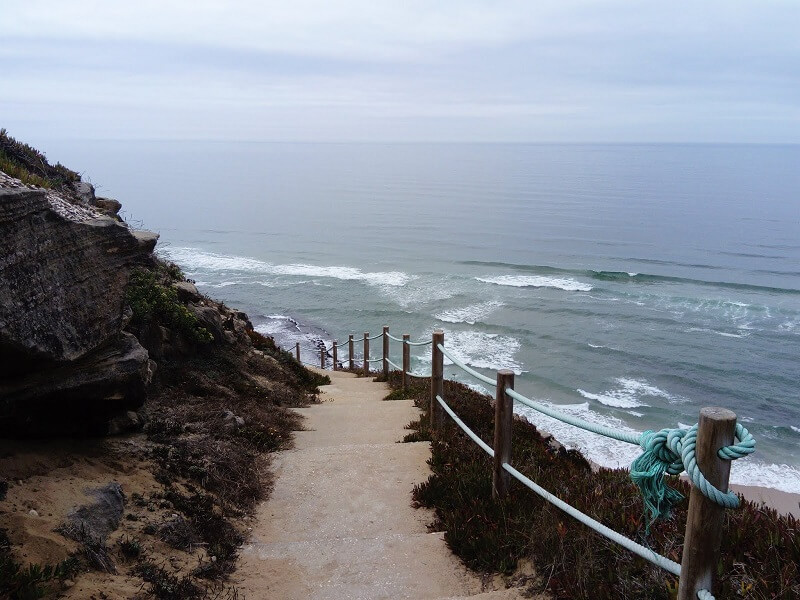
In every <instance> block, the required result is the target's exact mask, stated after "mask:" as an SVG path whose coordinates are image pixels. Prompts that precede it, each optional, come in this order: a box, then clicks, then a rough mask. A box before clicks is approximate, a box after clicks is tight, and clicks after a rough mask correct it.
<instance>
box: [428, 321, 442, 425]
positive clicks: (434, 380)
mask: <svg viewBox="0 0 800 600" xmlns="http://www.w3.org/2000/svg"><path fill="white" fill-rule="evenodd" d="M439 344H441V345H442V346H444V331H442V330H441V329H437V330H435V331H434V332H433V343H432V344H431V346H432V347H433V349H432V350H431V353H432V354H431V408H430V413H431V416H430V420H431V422H430V426H431V431H433V432H435V431H436V430H437V429H438V428H439V426H440V425H441V424H442V419H443V416H444V414H443V413H444V409H442V407H441V406H440V405H439V402H437V400H436V396H441V397H442V398H444V354H442V351H441V350H439Z"/></svg>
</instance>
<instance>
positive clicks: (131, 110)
mask: <svg viewBox="0 0 800 600" xmlns="http://www.w3.org/2000/svg"><path fill="white" fill-rule="evenodd" d="M0 4H1V5H2V6H0V60H2V65H3V67H2V76H1V77H0V126H2V127H6V128H7V129H8V130H9V132H10V133H11V134H12V135H14V136H15V137H18V138H21V139H26V140H30V141H37V140H44V139H70V140H72V139H208V140H265V141H270V140H276V141H306V140H309V141H310V140H314V141H500V142H503V141H512V142H548V141H556V142H587V141H597V142H638V141H642V142H687V141H688V142H790V143H800V33H799V32H800V2H797V1H796V0H787V1H771V0H759V1H752V2H737V1H735V0H725V1H719V2H715V1H708V2H688V1H686V2H683V1H678V2H635V1H633V0H630V1H626V2H618V1H612V0H609V1H599V0H592V1H589V0H586V1H572V0H555V1H542V0H539V1H534V0H527V1H522V2H516V1H513V0H505V1H485V2H481V1H473V0H459V1H446V0H440V1H430V0H426V1H417V0H403V1H398V2H381V1H380V0H365V1H360V0H328V1H318V2H313V1H307V0H282V1H281V2H270V1H257V0H253V1H228V2H222V1H219V2H210V1H207V0H187V1H183V0H169V1H167V0H158V1H151V0H137V1H136V2H113V1H109V0H97V1H94V0H74V1H71V2H64V1H63V0H58V1H37V0H0Z"/></svg>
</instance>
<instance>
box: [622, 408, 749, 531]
mask: <svg viewBox="0 0 800 600" xmlns="http://www.w3.org/2000/svg"><path fill="white" fill-rule="evenodd" d="M735 436H736V439H737V440H738V441H739V442H738V443H737V444H734V445H732V446H724V447H722V448H720V449H719V450H718V451H717V456H719V457H720V458H721V459H723V460H735V459H737V458H742V457H744V456H747V455H748V454H752V453H753V452H754V451H755V446H756V442H755V439H754V438H753V436H752V435H751V434H750V432H749V431H747V429H745V428H744V427H743V426H742V425H741V424H738V423H737V425H736V433H735ZM639 445H640V446H641V447H642V450H643V451H644V452H642V454H641V456H639V457H637V458H636V460H634V461H633V463H632V464H631V479H632V480H633V482H634V483H635V484H636V485H637V486H638V487H639V490H640V491H641V492H642V498H643V499H644V506H645V510H646V511H647V514H648V522H647V530H648V531H649V529H650V525H652V524H653V522H654V521H655V520H656V519H659V518H666V517H669V515H670V512H671V511H672V507H673V506H675V504H677V503H678V502H680V501H681V500H683V494H681V493H680V492H679V491H678V490H675V489H673V488H671V487H669V486H668V485H667V484H666V482H665V480H664V475H665V474H669V475H680V474H681V473H682V472H683V471H684V470H685V471H686V473H687V474H688V475H689V479H691V481H692V484H693V485H694V486H695V487H696V488H697V489H699V490H700V492H702V494H703V495H704V496H705V497H706V498H708V499H709V500H712V501H714V502H716V503H717V504H719V505H720V506H724V507H725V508H735V507H737V506H739V498H738V497H737V496H736V494H734V493H733V492H731V491H728V492H721V491H720V490H718V489H717V488H715V487H714V486H713V485H711V484H710V483H709V482H708V480H706V478H705V476H703V473H702V472H701V471H700V467H698V466H697V458H696V454H695V448H696V446H697V425H693V426H692V427H690V428H689V429H661V430H660V431H650V430H648V431H645V432H644V433H642V435H641V436H640V438H639Z"/></svg>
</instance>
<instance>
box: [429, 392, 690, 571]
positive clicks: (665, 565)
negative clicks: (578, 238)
mask: <svg viewBox="0 0 800 600" xmlns="http://www.w3.org/2000/svg"><path fill="white" fill-rule="evenodd" d="M436 400H437V401H438V402H439V404H441V406H442V408H444V410H445V412H447V414H448V415H450V417H451V418H452V419H453V421H455V423H456V425H458V426H459V427H460V428H461V429H462V431H464V433H466V434H467V435H468V436H469V437H470V438H471V439H472V441H473V442H475V443H476V444H478V446H480V447H481V448H482V449H483V451H484V452H486V453H487V454H488V455H489V456H491V457H492V458H494V450H493V449H492V448H491V447H490V446H489V445H488V444H487V443H486V442H484V441H483V440H482V439H481V438H480V437H478V436H477V435H476V434H475V432H474V431H472V430H471V429H470V428H469V427H467V425H466V424H464V421H462V420H461V419H459V418H458V416H457V415H456V413H455V412H453V409H452V408H450V407H449V406H448V405H447V403H446V402H445V401H444V400H443V399H442V397H441V396H436ZM502 467H503V469H505V470H506V471H508V473H510V474H511V476H512V477H514V479H516V480H517V481H519V482H520V483H522V484H523V485H524V486H526V487H528V488H530V489H531V490H533V491H534V492H536V493H537V494H539V495H540V496H541V497H542V498H544V499H545V500H547V501H548V502H550V503H551V504H553V505H555V506H556V507H558V508H560V509H561V510H563V511H564V512H565V513H567V514H568V515H569V516H571V517H573V518H575V519H577V520H578V521H580V522H581V523H583V524H584V525H586V526H587V527H589V528H591V529H593V530H594V531H596V532H597V533H599V534H600V535H602V536H604V537H606V538H608V539H609V540H611V541H612V542H615V543H617V544H619V545H620V546H622V547H623V548H627V549H628V550H630V551H631V552H633V553H634V554H636V555H638V556H641V557H642V558H644V559H645V560H647V561H649V562H651V563H652V564H654V565H656V566H657V567H661V568H662V569H664V570H666V571H669V572H670V573H672V574H673V575H677V576H678V577H680V575H681V566H680V565H679V564H678V563H676V562H675V561H674V560H670V559H669V558H667V557H666V556H661V555H660V554H658V553H657V552H654V551H653V550H651V549H650V548H646V547H645V546H642V545H641V544H637V543H636V542H634V541H633V540H631V539H629V538H626V537H625V536H624V535H621V534H619V533H617V532H616V531H614V530H613V529H610V528H609V527H606V526H605V525H603V524H602V523H600V522H599V521H596V520H594V519H593V518H591V517H590V516H589V515H587V514H585V513H582V512H581V511H579V510H578V509H577V508H574V507H572V506H570V505H569V504H567V503H566V502H564V501H563V500H561V499H560V498H558V497H557V496H554V495H553V494H551V493H550V492H548V491H547V490H546V489H544V488H543V487H541V486H539V485H537V484H536V483H534V482H533V481H531V480H530V479H528V478H527V477H526V476H525V475H523V474H522V473H520V472H519V471H517V470H516V469H515V468H514V467H512V466H511V465H510V464H508V463H507V462H504V463H502Z"/></svg>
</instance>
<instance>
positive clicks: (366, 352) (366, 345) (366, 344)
mask: <svg viewBox="0 0 800 600" xmlns="http://www.w3.org/2000/svg"><path fill="white" fill-rule="evenodd" d="M368 376H369V331H365V332H364V377H368Z"/></svg>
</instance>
